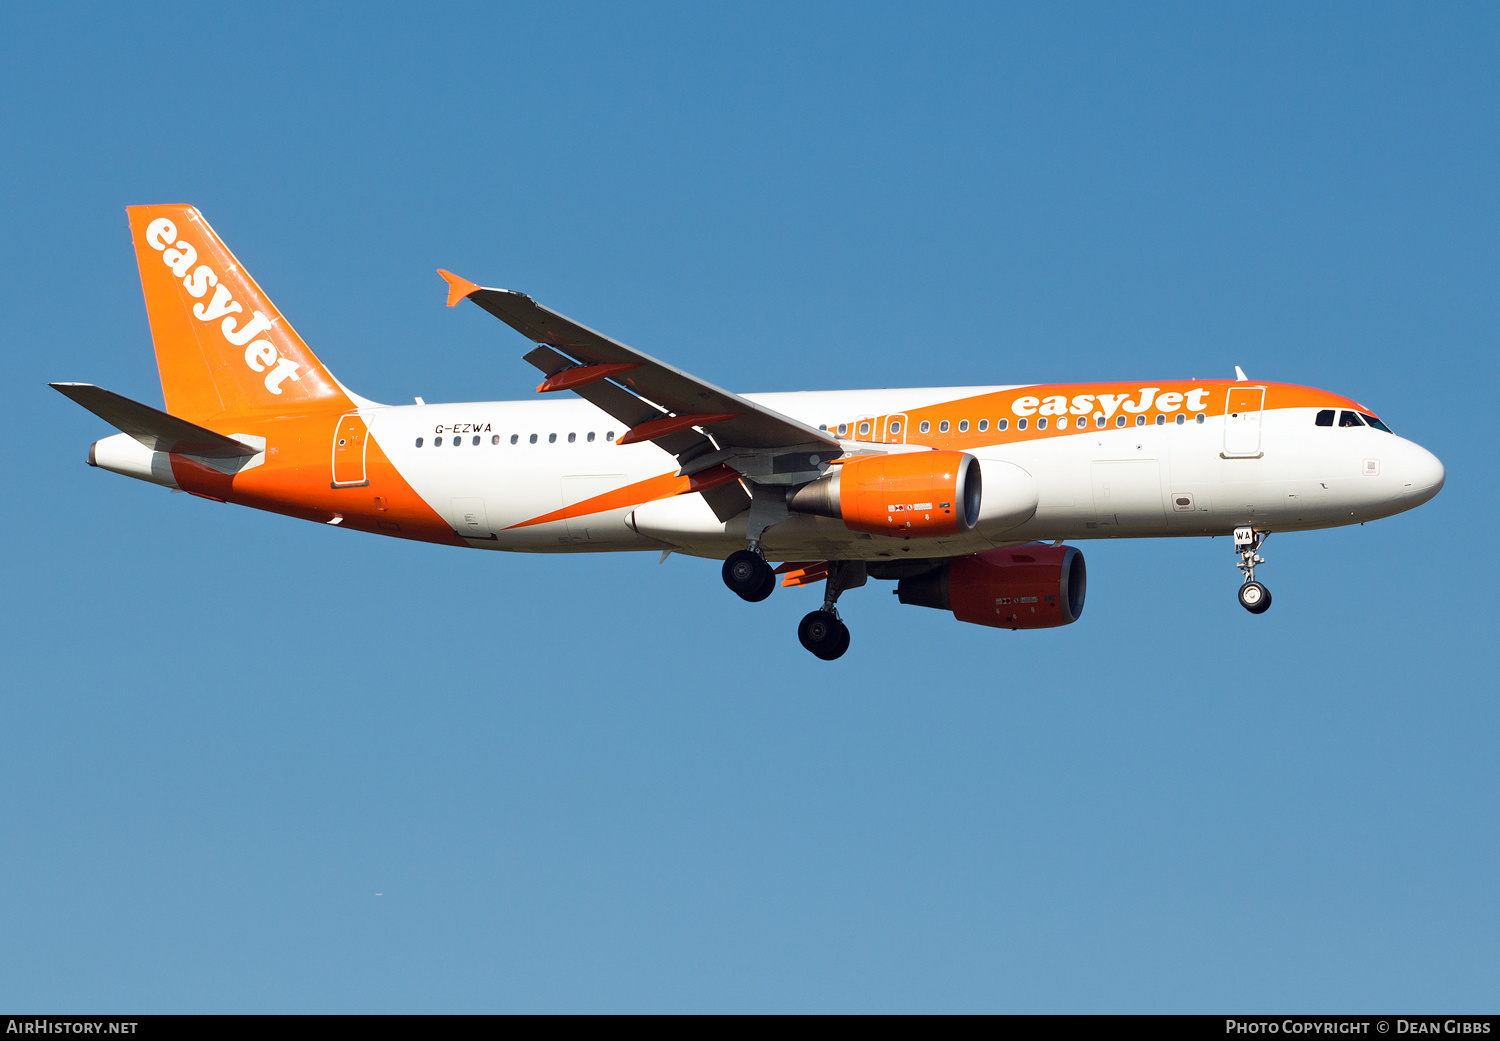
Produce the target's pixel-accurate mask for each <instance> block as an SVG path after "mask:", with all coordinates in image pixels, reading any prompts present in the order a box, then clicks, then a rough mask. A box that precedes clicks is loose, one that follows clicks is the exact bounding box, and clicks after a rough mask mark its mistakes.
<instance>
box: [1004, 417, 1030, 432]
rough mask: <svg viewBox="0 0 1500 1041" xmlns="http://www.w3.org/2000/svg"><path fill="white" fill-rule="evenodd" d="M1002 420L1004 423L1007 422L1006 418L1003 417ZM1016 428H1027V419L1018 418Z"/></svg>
mask: <svg viewBox="0 0 1500 1041" xmlns="http://www.w3.org/2000/svg"><path fill="white" fill-rule="evenodd" d="M1000 422H1002V423H1003V422H1005V420H1003V419H1002V420H1001V421H1000ZM1016 429H1017V430H1025V429H1026V420H1024V419H1018V420H1016Z"/></svg>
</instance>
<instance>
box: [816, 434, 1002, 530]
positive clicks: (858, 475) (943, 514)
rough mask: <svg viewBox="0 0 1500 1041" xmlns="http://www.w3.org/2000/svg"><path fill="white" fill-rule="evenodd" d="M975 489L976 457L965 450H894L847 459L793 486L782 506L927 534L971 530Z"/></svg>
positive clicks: (857, 526) (847, 522)
mask: <svg viewBox="0 0 1500 1041" xmlns="http://www.w3.org/2000/svg"><path fill="white" fill-rule="evenodd" d="M981 491H982V485H981V479H980V468H979V460H978V459H975V458H974V457H973V456H972V455H969V454H968V453H966V452H900V453H894V454H891V455H876V456H866V457H864V458H860V459H851V460H850V461H849V462H847V463H845V464H844V465H843V466H841V467H839V468H838V470H837V472H835V473H831V474H828V475H826V476H824V477H820V478H819V479H818V480H816V481H813V482H812V483H810V484H804V485H803V486H802V487H801V488H798V489H797V491H796V492H795V493H793V495H792V497H791V498H790V499H788V500H787V507H788V508H789V509H793V510H797V511H799V512H801V513H813V514H817V515H819V516H822V517H833V518H834V519H836V520H841V521H843V522H844V526H845V527H847V528H849V529H850V530H851V531H862V532H865V533H867V534H870V535H893V536H897V537H901V538H933V537H936V536H940V535H960V534H963V533H964V532H966V531H971V530H973V528H974V524H975V522H976V521H978V520H979V506H980V498H981Z"/></svg>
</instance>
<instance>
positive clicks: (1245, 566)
mask: <svg viewBox="0 0 1500 1041" xmlns="http://www.w3.org/2000/svg"><path fill="white" fill-rule="evenodd" d="M1269 537H1270V533H1269V532H1259V531H1256V530H1255V529H1254V528H1235V529H1234V551H1235V553H1236V554H1237V555H1238V556H1239V558H1240V562H1239V563H1238V564H1236V565H1235V567H1237V568H1239V569H1240V570H1241V571H1243V572H1244V573H1245V581H1244V584H1242V585H1241V586H1240V593H1239V599H1240V606H1241V607H1243V608H1244V609H1245V610H1247V611H1249V612H1250V613H1251V614H1264V613H1265V612H1266V610H1267V609H1268V608H1270V606H1271V591H1270V590H1269V589H1267V588H1266V587H1265V586H1264V585H1262V584H1261V583H1259V582H1257V581H1256V580H1255V565H1257V564H1264V563H1265V562H1266V558H1265V557H1263V556H1261V555H1260V547H1261V545H1262V543H1264V542H1265V541H1266V539H1267V538H1269Z"/></svg>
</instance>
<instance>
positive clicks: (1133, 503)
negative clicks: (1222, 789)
mask: <svg viewBox="0 0 1500 1041" xmlns="http://www.w3.org/2000/svg"><path fill="white" fill-rule="evenodd" d="M1006 389H1008V388H1003V387H972V388H925V389H896V390H878V391H826V392H804V393H783V394H749V395H745V397H747V398H749V399H750V400H752V401H754V402H756V403H758V404H761V405H764V406H766V407H768V408H771V409H774V410H775V411H777V412H780V413H782V414H784V415H787V416H790V417H792V418H794V419H799V420H802V421H804V422H806V423H809V424H811V425H815V426H816V425H827V426H829V427H830V429H833V428H834V427H835V424H837V423H840V422H844V421H846V420H848V419H850V418H851V417H857V416H864V415H872V416H873V415H882V414H885V413H888V412H892V411H894V410H897V409H914V408H918V407H921V406H923V405H930V404H937V403H941V402H944V401H953V400H956V399H961V398H967V397H974V396H977V395H981V394H987V393H993V392H999V391H1003V390H1006ZM1316 412H1317V410H1316V409H1313V408H1281V409H1271V410H1267V411H1266V412H1265V413H1264V417H1263V419H1261V420H1260V429H1259V435H1258V436H1259V440H1258V445H1254V446H1252V447H1255V448H1258V451H1249V452H1247V451H1244V448H1245V446H1244V445H1243V444H1236V445H1233V446H1231V447H1232V448H1233V449H1234V450H1233V451H1231V452H1229V453H1226V452H1225V447H1226V440H1225V439H1226V433H1227V431H1226V418H1225V417H1224V416H1208V417H1206V418H1205V419H1204V420H1202V421H1194V419H1193V418H1192V417H1186V421H1185V422H1182V423H1176V422H1167V423H1166V424H1165V425H1154V424H1153V425H1148V426H1143V427H1136V426H1129V427H1125V428H1123V429H1120V428H1114V427H1107V428H1104V429H1094V428H1092V427H1090V428H1088V429H1073V428H1068V429H1067V431H1066V433H1062V432H1060V433H1059V435H1058V436H1055V437H1036V438H1033V439H1031V440H1027V441H1022V442H1013V443H996V444H990V445H975V446H971V447H968V448H967V449H966V450H967V451H969V452H971V453H972V454H973V455H975V456H976V457H977V458H978V459H979V460H980V462H981V465H982V466H983V467H984V468H985V471H986V477H985V481H986V485H985V487H986V491H987V493H988V491H989V489H990V487H991V483H992V482H991V476H990V475H991V474H992V473H994V474H1000V473H1001V472H1002V471H1003V473H1004V474H1006V475H1010V478H1014V479H1010V478H1008V479H1009V480H1010V483H1009V485H1008V486H1007V488H1008V493H1009V494H1012V497H1014V494H1015V493H1016V489H1017V487H1020V486H1021V485H1018V482H1022V483H1025V482H1029V486H1030V488H1031V489H1032V494H1033V495H1034V499H1035V507H1034V510H1031V511H1028V512H1029V513H1030V515H1029V517H1027V518H1026V519H1024V520H1021V521H1020V523H1017V516H1016V515H1015V512H1014V511H1012V512H1011V513H1010V514H1008V515H1007V516H1006V518H1005V519H1004V520H1003V522H996V523H988V522H987V519H986V518H987V515H988V512H989V511H988V510H986V512H984V513H982V514H981V519H980V523H979V524H978V526H977V527H976V528H975V529H974V530H973V531H971V532H968V533H967V534H964V535H957V536H953V537H951V538H937V539H902V538H888V537H882V536H874V535H866V534H860V533H857V532H853V531H850V530H848V529H847V528H845V527H844V526H843V524H842V523H840V522H839V521H837V520H833V519H829V518H824V517H815V516H811V515H802V514H795V513H794V514H793V515H792V516H791V517H789V518H788V519H787V520H785V521H783V522H782V523H780V524H778V525H776V526H774V527H773V528H771V529H770V530H769V531H767V532H766V535H765V538H764V545H765V549H766V552H767V553H768V555H771V556H774V557H776V558H778V559H833V558H841V559H855V558H863V559H879V558H893V557H895V558H899V557H900V556H902V555H911V556H923V557H933V556H956V555H961V554H966V553H973V552H977V551H980V550H984V549H990V548H993V547H995V546H998V545H1011V544H1015V543H1017V542H1023V541H1030V540H1037V539H1049V540H1050V539H1085V538H1139V537H1157V536H1164V535H1179V536H1181V535H1220V534H1228V533H1229V532H1231V531H1232V530H1233V529H1235V528H1236V527H1239V526H1242V525H1248V526H1253V527H1254V528H1256V529H1258V530H1261V531H1272V530H1275V531H1292V530H1302V529H1311V528H1323V527H1331V526H1335V525H1340V524H1351V523H1359V522H1363V521H1368V520H1373V519H1376V518H1379V517H1384V516H1389V515H1390V514H1393V513H1398V512H1401V511H1402V510H1406V509H1410V508H1412V507H1413V506H1416V505H1418V504H1420V503H1421V502H1425V501H1426V500H1427V499H1429V498H1431V497H1432V495H1434V494H1436V492H1437V490H1438V488H1440V487H1441V484H1442V465H1441V463H1439V462H1438V461H1437V459H1436V458H1435V457H1434V456H1432V454H1431V453H1429V452H1427V451H1426V450H1425V449H1423V448H1422V447H1421V446H1419V445H1416V444H1414V443H1412V442H1410V441H1407V440H1405V439H1404V438H1401V437H1399V436H1396V435H1394V434H1389V433H1386V432H1384V431H1381V430H1377V429H1374V428H1371V427H1368V426H1361V427H1355V428H1341V427H1338V426H1332V427H1320V426H1315V425H1314V414H1315V413H1316ZM361 415H362V416H363V417H364V419H365V421H366V423H367V424H368V425H369V429H370V433H371V435H372V437H373V438H374V440H375V441H376V442H378V444H379V445H380V446H381V448H382V449H383V451H385V453H386V454H387V455H388V456H389V458H390V460H391V461H392V463H393V464H394V465H395V466H396V468H397V469H398V470H399V471H400V473H401V474H402V475H403V476H404V477H405V478H406V479H407V481H408V482H409V483H410V484H411V486H412V488H413V489H414V490H415V491H416V492H417V493H418V494H419V495H420V496H421V497H422V498H423V499H424V500H426V502H427V503H428V504H430V505H431V506H432V507H433V509H435V510H436V511H437V512H438V513H439V514H441V515H442V516H444V517H445V518H447V519H449V520H450V521H451V522H452V523H453V526H454V529H455V530H456V531H460V532H461V533H462V534H464V535H465V537H466V538H468V540H469V544H470V545H473V546H475V547H478V548H490V549H499V550H516V551H525V552H590V551H614V550H631V549H640V550H645V549H653V548H656V549H659V548H661V547H663V546H670V547H673V548H676V549H679V550H682V551H683V552H687V553H693V554H698V555H703V556H711V557H723V556H724V555H726V554H727V553H729V552H731V551H732V550H734V549H737V548H740V547H742V546H743V545H744V528H745V516H744V515H743V514H742V515H741V516H739V517H736V518H733V519H731V520H730V521H728V522H727V523H721V522H720V521H719V520H718V519H717V518H716V517H715V516H714V515H713V513H712V511H711V510H710V509H709V507H708V505H707V504H706V503H705V502H704V500H703V498H702V496H698V495H684V496H679V497H676V498H670V499H662V500H658V501H655V502H648V503H644V504H631V505H627V506H622V507H619V508H616V509H612V510H609V511H604V512H597V513H589V514H586V515H582V516H577V517H567V518H564V519H559V520H550V521H546V522H543V523H532V524H529V525H526V522H528V521H532V520H534V519H535V518H538V517H542V516H545V515H547V514H549V513H552V512H555V511H558V510H561V509H564V508H565V507H568V506H570V505H573V504H575V503H579V502H582V501H584V500H587V499H590V498H592V497H594V496H597V495H600V494H603V493H605V492H608V491H611V490H613V489H617V488H623V487H625V486H627V485H631V484H635V483H637V482H641V481H645V480H647V479H649V478H653V477H658V476H660V475H663V474H670V473H672V472H674V471H675V470H676V469H677V467H678V463H677V462H676V460H675V459H674V458H673V457H672V456H670V455H668V454H667V453H665V452H663V451H662V450H660V449H658V448H656V447H655V446H654V445H652V444H650V443H649V442H648V443H640V444H632V445H623V446H622V445H617V444H615V443H614V438H615V437H617V436H618V435H619V434H620V433H621V432H622V427H621V425H620V424H619V423H618V422H617V421H615V420H613V419H611V418H610V417H609V416H608V415H606V414H604V413H603V412H601V411H599V410H598V409H596V408H595V407H593V406H592V405H590V404H589V403H588V402H586V401H582V400H578V399H561V400H539V401H521V402H479V403H468V404H436V405H406V406H388V407H377V408H366V409H361ZM1232 436H1239V435H1237V434H1235V435H1232ZM418 439H421V446H420V447H418ZM476 440H477V443H476ZM846 447H847V448H849V449H851V450H857V451H893V450H894V451H900V450H908V449H909V447H910V446H905V445H890V444H875V443H869V442H858V443H856V442H855V441H853V440H851V441H848V442H846ZM1012 468H1015V469H1012ZM996 487H998V485H997V486H996ZM1022 490H1023V491H1024V488H1023V489H1022ZM517 525H526V526H522V527H517Z"/></svg>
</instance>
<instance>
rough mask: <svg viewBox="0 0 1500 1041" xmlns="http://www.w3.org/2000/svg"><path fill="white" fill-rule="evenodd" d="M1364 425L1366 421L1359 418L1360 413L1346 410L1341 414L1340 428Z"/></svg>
mask: <svg viewBox="0 0 1500 1041" xmlns="http://www.w3.org/2000/svg"><path fill="white" fill-rule="evenodd" d="M1364 425H1365V423H1364V420H1362V419H1360V418H1359V413H1358V412H1350V411H1348V410H1345V411H1343V412H1340V413H1339V426H1341V427H1362V426H1364Z"/></svg>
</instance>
